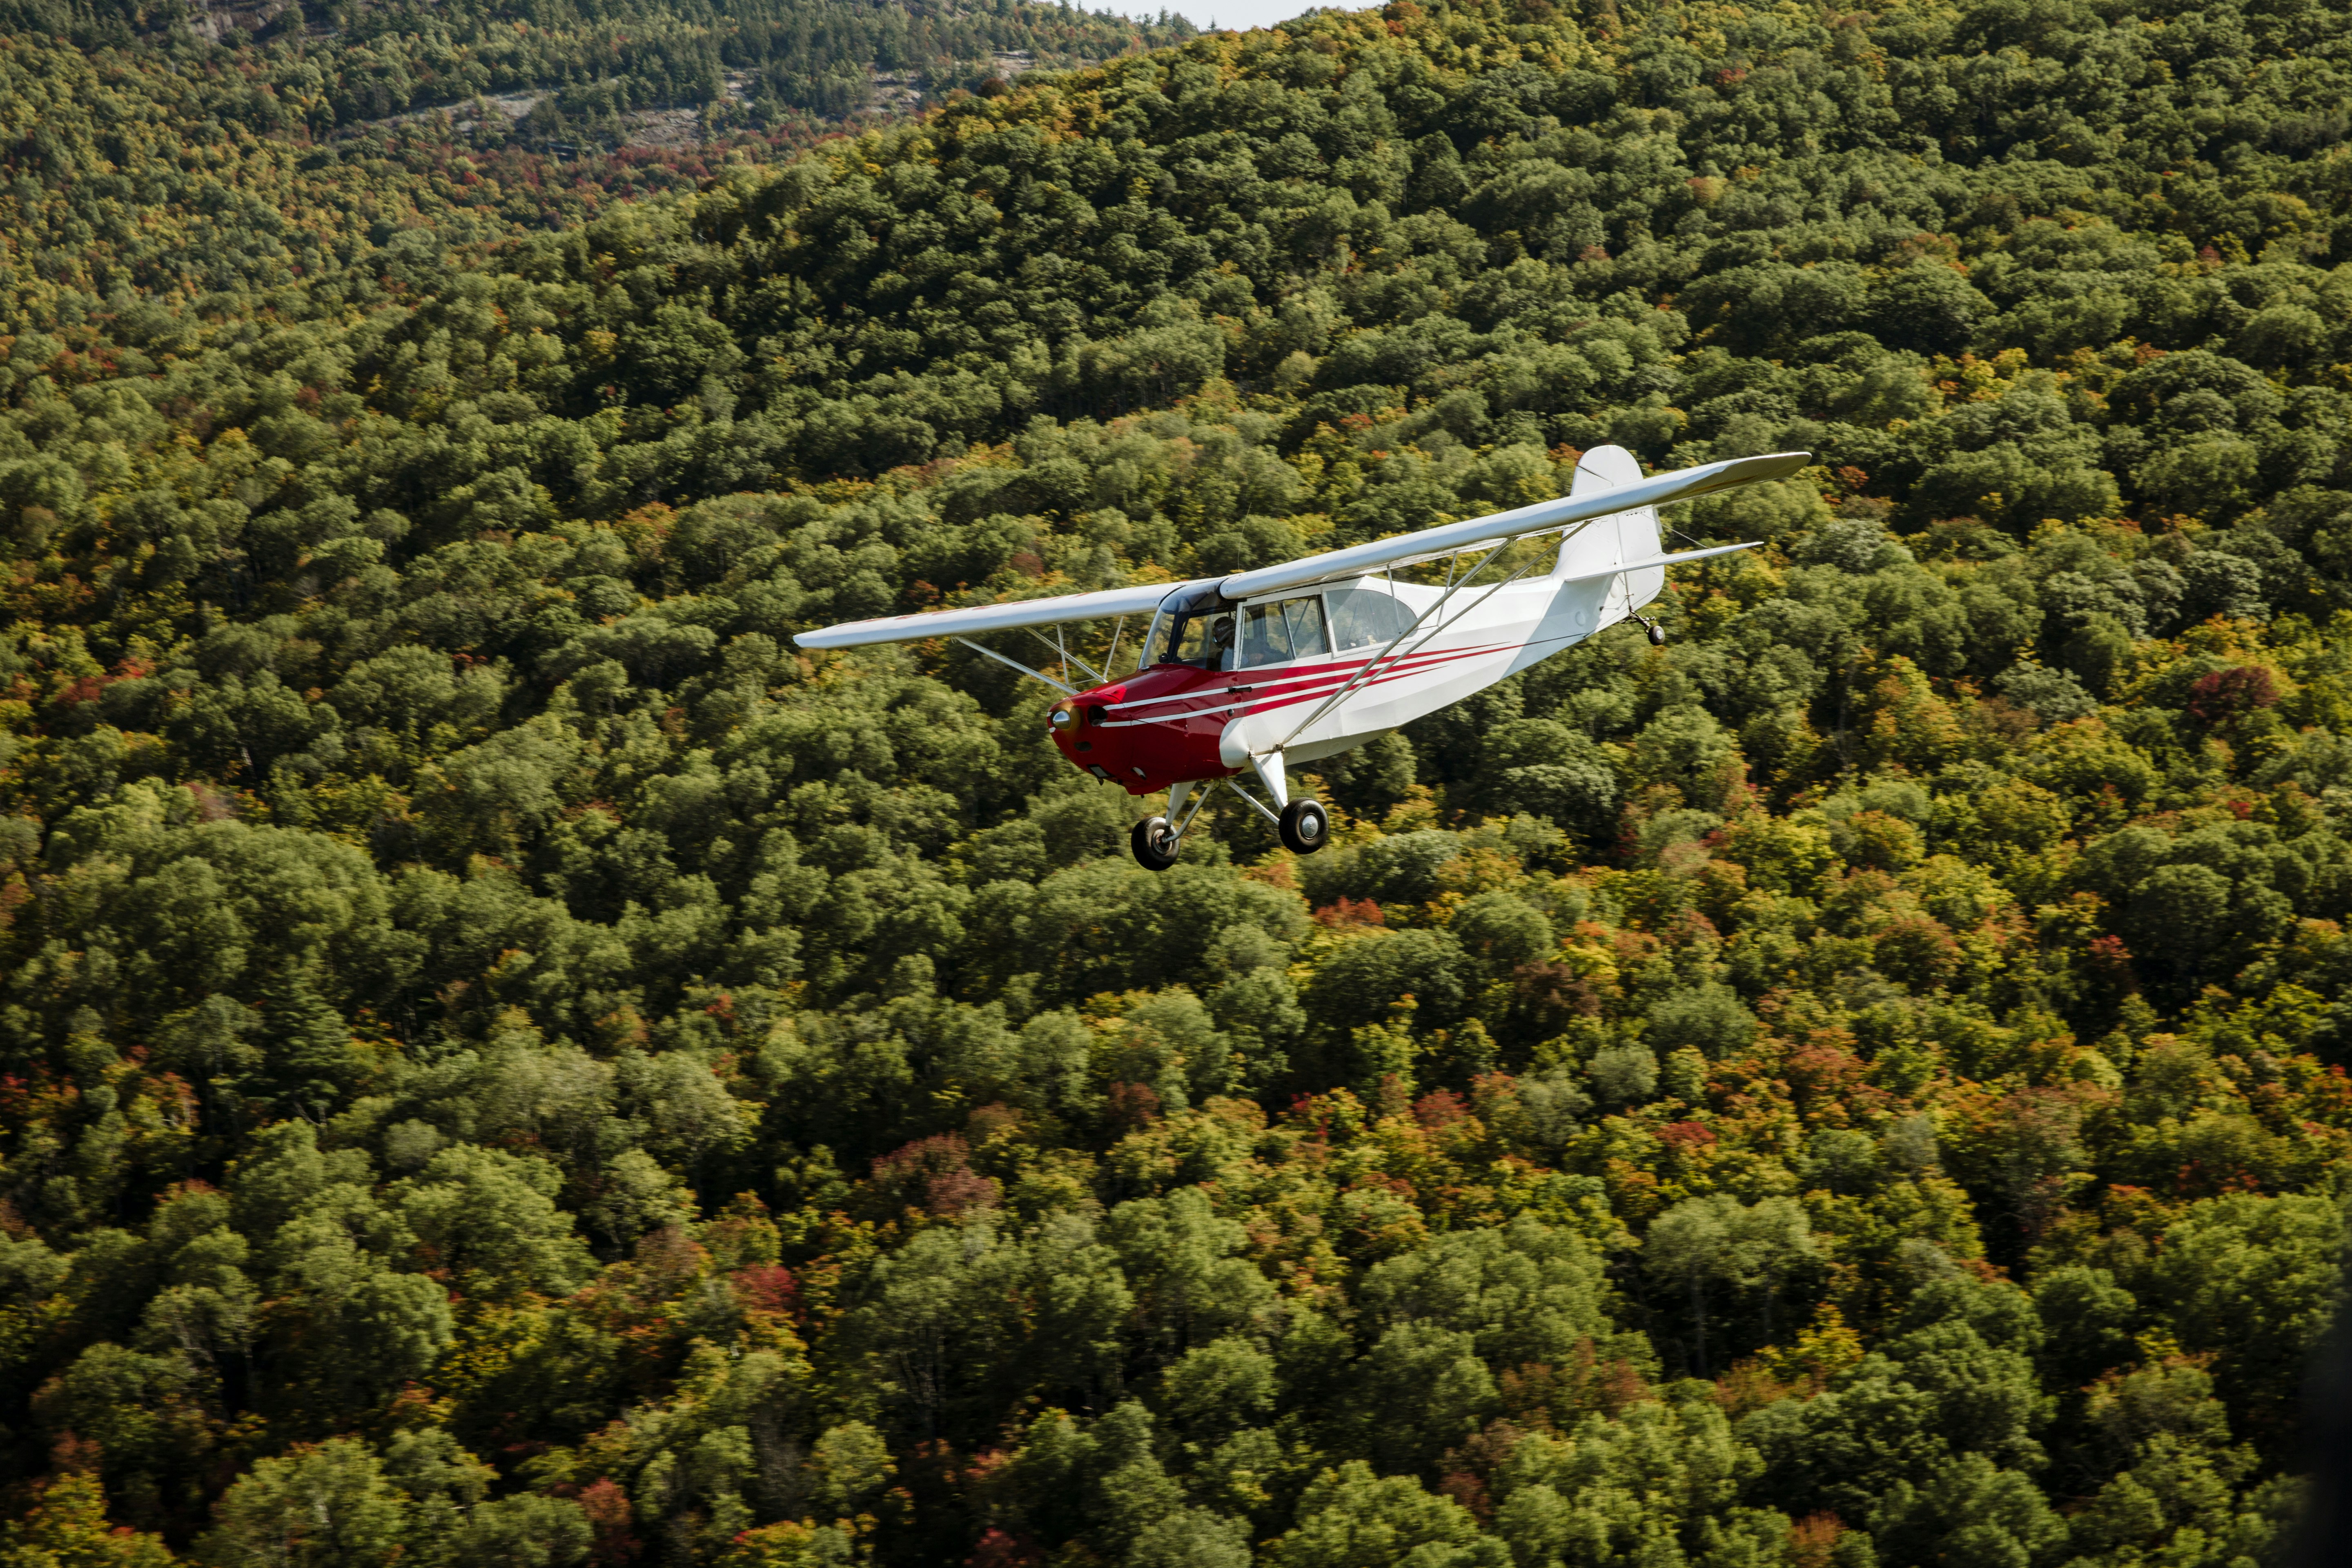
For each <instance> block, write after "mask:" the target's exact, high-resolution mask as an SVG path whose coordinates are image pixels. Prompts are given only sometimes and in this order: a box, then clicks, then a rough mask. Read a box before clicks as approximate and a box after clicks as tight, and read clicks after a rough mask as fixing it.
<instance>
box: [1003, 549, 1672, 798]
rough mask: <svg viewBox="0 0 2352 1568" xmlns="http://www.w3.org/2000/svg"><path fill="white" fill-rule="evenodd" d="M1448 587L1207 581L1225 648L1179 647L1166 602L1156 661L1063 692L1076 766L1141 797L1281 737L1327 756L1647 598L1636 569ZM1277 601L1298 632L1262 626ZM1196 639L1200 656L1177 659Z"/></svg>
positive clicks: (1060, 727)
mask: <svg viewBox="0 0 2352 1568" xmlns="http://www.w3.org/2000/svg"><path fill="white" fill-rule="evenodd" d="M1641 586H1643V584H1634V585H1633V587H1634V588H1637V589H1638V588H1639V587H1641ZM1445 595H1446V590H1445V589H1444V588H1443V587H1440V586H1435V585H1429V584H1409V583H1391V582H1388V581H1387V580H1385V579H1381V578H1376V577H1367V578H1360V579H1355V580H1353V581H1350V582H1346V583H1329V584H1318V585H1316V587H1314V588H1313V589H1311V590H1307V591H1304V592H1292V593H1288V594H1280V595H1269V596H1267V597H1266V598H1264V599H1254V600H1248V601H1244V602H1242V603H1239V604H1229V603H1226V602H1224V601H1221V600H1220V601H1213V602H1208V603H1199V602H1197V600H1198V596H1197V595H1196V604H1195V605H1194V607H1193V608H1192V612H1191V613H1192V614H1193V615H1195V616H1202V617H1204V618H1206V619H1208V620H1209V621H1210V622H1211V624H1212V625H1213V622H1214V617H1217V616H1225V617H1229V618H1230V620H1231V622H1232V624H1233V625H1234V626H1235V627H1237V628H1238V629H1237V631H1236V632H1235V633H1234V635H1232V636H1231V637H1228V638H1227V640H1226V641H1225V642H1224V644H1223V645H1222V646H1220V645H1218V643H1217V642H1216V640H1215V639H1214V637H1207V636H1204V637H1202V638H1200V639H1199V642H1198V646H1196V647H1193V648H1192V649H1190V650H1184V649H1181V648H1177V647H1171V639H1170V637H1169V636H1168V632H1167V623H1168V622H1169V620H1170V617H1171V616H1181V615H1182V614H1183V613H1184V606H1181V605H1171V607H1170V608H1168V609H1163V610H1162V611H1161V612H1160V617H1159V620H1158V621H1156V622H1155V624H1154V626H1153V629H1152V632H1151V634H1150V637H1148V638H1147V640H1146V643H1145V653H1144V655H1143V657H1144V658H1146V659H1147V660H1149V661H1150V662H1148V663H1147V664H1145V666H1144V667H1143V668H1139V669H1138V670H1137V671H1136V672H1135V673H1134V674H1133V675H1131V676H1129V677H1128V678H1127V679H1123V680H1118V681H1113V682H1110V683H1108V684H1106V685H1102V686H1097V687H1094V688H1092V689H1089V690H1086V691H1081V692H1079V693H1077V694H1076V696H1074V697H1071V698H1069V699H1067V700H1064V701H1062V702H1059V703H1056V704H1055V707H1054V709H1053V711H1052V716H1051V718H1050V720H1049V722H1050V724H1051V727H1052V731H1053V738H1054V743H1055V746H1056V747H1058V748H1059V749H1060V751H1061V752H1062V754H1063V756H1065V757H1066V758H1067V759H1068V760H1069V762H1070V763H1072V765H1074V766H1076V767H1077V768H1079V769H1081V770H1083V771H1085V772H1087V773H1092V774H1094V775H1095V776H1096V777H1097V778H1099V779H1103V780H1105V781H1106V782H1108V783H1114V784H1119V785H1122V786H1123V787H1124V788H1125V789H1126V790H1127V791H1128V793H1129V794H1130V795H1150V794H1153V793H1156V792H1158V791H1160V790H1165V789H1168V788H1170V787H1171V786H1172V785H1175V784H1184V783H1199V782H1203V781H1208V780H1213V779H1222V778H1230V777H1233V776H1234V775H1235V774H1237V773H1240V772H1242V771H1243V770H1244V768H1246V767H1248V766H1249V765H1250V759H1251V758H1252V756H1253V755H1262V754H1264V753H1265V752H1272V751H1279V752H1282V753H1283V754H1284V755H1285V756H1286V758H1287V760H1288V761H1289V762H1290V763H1294V764H1296V763H1313V762H1316V761H1319V760H1321V759H1323V758H1326V757H1330V756H1336V755H1338V754H1339V752H1345V751H1348V750H1349V749H1351V748H1353V747H1355V746H1359V745H1361V744H1362V743H1364V742H1367V741H1370V740H1372V739H1375V738H1377V737H1378V736H1380V735H1382V734H1385V733H1387V732H1388V731H1391V730H1394V729H1397V728H1399V727H1400V726H1402V725H1404V724H1408V723H1411V722H1412V721H1413V720H1415V719H1419V718H1421V717H1423V715H1425V714H1429V713H1433V712H1435V711H1436V710H1439V709H1441V708H1444V707H1445V706H1447V705H1448V704H1450V703H1454V702H1459V701H1460V700H1463V699H1464V698H1465V697H1468V696H1470V695H1472V694H1473V693H1475V692H1476V691H1479V690H1482V689H1485V688H1486V687H1488V686H1491V685H1493V684H1494V683H1495V682H1496V681H1498V680H1501V679H1506V678H1507V677H1508V676H1511V675H1515V674H1517V672H1518V671H1520V670H1522V669H1525V668H1528V666H1530V665H1533V664H1535V663H1537V662H1538V661H1539V660H1541V659H1544V658H1549V657H1550V656H1551V655H1552V654H1555V653H1558V652H1559V651H1560V650H1561V649H1562V648H1566V647H1573V646H1574V645H1575V644H1577V643H1580V642H1582V641H1583V640H1584V639H1586V638H1587V637H1591V636H1592V635H1593V634H1595V633H1596V632H1598V631H1599V630H1601V627H1602V626H1607V625H1609V624H1610V623H1611V622H1612V621H1616V620H1622V619H1623V618H1624V617H1625V616H1626V615H1627V614H1629V613H1630V612H1631V610H1632V609H1633V607H1634V606H1633V602H1632V600H1631V598H1630V594H1629V585H1628V584H1626V583H1625V581H1624V579H1623V577H1622V576H1613V577H1605V578H1594V577H1589V576H1588V577H1583V578H1580V579H1578V580H1573V581H1560V580H1559V579H1558V578H1557V577H1556V576H1552V575H1546V576H1543V577H1538V578H1535V579H1533V580H1522V581H1519V582H1515V583H1509V584H1506V585H1504V586H1501V587H1499V588H1497V587H1494V586H1492V584H1482V583H1472V584H1469V585H1468V586H1466V587H1464V588H1461V589H1458V590H1456V591H1455V592H1454V595H1453V597H1452V598H1451V599H1447V600H1446V602H1445V603H1444V604H1443V605H1442V606H1441V605H1439V601H1440V600H1441V599H1445ZM1643 596H1644V597H1647V595H1646V594H1645V595H1643ZM1382 600H1386V601H1388V605H1387V606H1385V607H1384V606H1383V605H1382V604H1381V601H1382ZM1433 606H1436V607H1434V608H1433ZM1277 612H1279V613H1280V615H1281V616H1282V617H1283V626H1282V629H1283V630H1284V631H1285V632H1286V633H1287V634H1288V636H1287V639H1286V640H1287V644H1288V646H1276V639H1274V638H1271V637H1254V636H1253V635H1252V633H1253V631H1254V629H1255V628H1256V627H1258V626H1263V625H1265V624H1269V623H1270V620H1271V617H1273V616H1275V615H1276V613H1277ZM1416 620H1419V622H1420V625H1419V626H1417V627H1416V626H1413V623H1414V622H1415V621H1416ZM1407 628H1412V629H1410V630H1408V629H1407ZM1399 637H1402V640H1401V641H1399V640H1398V639H1399ZM1391 644H1393V645H1394V651H1393V652H1391V651H1390V649H1391ZM1182 651H1190V652H1192V657H1191V658H1181V657H1175V655H1177V654H1178V653H1180V652H1182ZM1383 655H1385V656H1386V657H1385V658H1382V657H1381V656H1383ZM1375 658H1381V664H1380V667H1379V668H1377V669H1376V670H1374V671H1373V672H1372V673H1371V674H1370V676H1369V677H1368V678H1367V677H1365V675H1364V671H1365V667H1366V666H1367V665H1368V664H1370V663H1372V662H1373V660H1374V659H1375ZM1343 692H1344V695H1340V696H1339V700H1338V701H1337V702H1333V701H1332V698H1333V697H1334V696H1335V695H1336V694H1340V693H1343ZM1302 726H1303V727H1302Z"/></svg>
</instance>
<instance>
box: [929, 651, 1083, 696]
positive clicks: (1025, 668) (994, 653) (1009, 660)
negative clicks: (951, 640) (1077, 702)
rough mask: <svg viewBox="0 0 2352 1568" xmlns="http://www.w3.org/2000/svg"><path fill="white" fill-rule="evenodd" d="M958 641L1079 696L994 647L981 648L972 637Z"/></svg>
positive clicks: (1073, 688)
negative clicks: (1007, 656)
mask: <svg viewBox="0 0 2352 1568" xmlns="http://www.w3.org/2000/svg"><path fill="white" fill-rule="evenodd" d="M956 641H958V642H960V643H961V644H963V646H964V647H968V648H970V649H971V651H972V652H974V653H984V654H986V655H987V656H988V657H989V658H992V659H994V660H995V661H996V662H997V663H999V664H1009V665H1011V666H1012V667H1013V668H1015V669H1017V670H1019V671H1020V672H1021V673H1022V674H1024V675H1025V676H1028V677H1030V678H1031V679H1035V680H1042V681H1044V682H1045V684H1046V685H1048V686H1050V687H1052V688H1053V689H1055V690H1056V691H1059V692H1062V693H1064V694H1065V695H1066V696H1070V697H1076V695H1077V694H1078V689H1077V688H1076V687H1075V686H1065V685H1063V684H1062V683H1061V682H1060V681H1058V680H1056V679H1054V678H1053V677H1052V676H1050V675H1046V674H1045V673H1043V672H1042V671H1039V670H1034V669H1032V668H1029V667H1028V666H1027V665H1025V664H1024V663H1022V662H1021V661H1020V660H1019V659H1017V658H1006V657H1005V656H1004V655H1003V654H1001V653H999V652H997V651H996V650H995V649H994V648H992V647H981V646H980V645H979V644H978V643H976V642H974V641H972V640H971V638H970V637H958V638H956Z"/></svg>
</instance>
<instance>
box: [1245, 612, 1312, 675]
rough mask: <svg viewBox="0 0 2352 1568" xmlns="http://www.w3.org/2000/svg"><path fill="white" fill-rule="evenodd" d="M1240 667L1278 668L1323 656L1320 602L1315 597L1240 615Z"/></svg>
mask: <svg viewBox="0 0 2352 1568" xmlns="http://www.w3.org/2000/svg"><path fill="white" fill-rule="evenodd" d="M1242 616H1243V625H1242V663H1243V664H1244V665H1260V664H1282V663H1286V662H1287V661H1288V660H1290V659H1294V658H1313V657H1314V656H1315V655H1317V654H1320V653H1327V652H1328V651H1329V650H1330V644H1329V641H1328V638H1326V637H1325V636H1324V635H1323V601H1322V600H1321V599H1320V598H1319V597H1317V596H1315V595H1308V596H1307V597H1306V598H1303V599H1283V600H1280V601H1278V602H1276V603H1275V604H1271V605H1251V606H1249V608H1247V609H1245V610H1244V611H1243V612H1242Z"/></svg>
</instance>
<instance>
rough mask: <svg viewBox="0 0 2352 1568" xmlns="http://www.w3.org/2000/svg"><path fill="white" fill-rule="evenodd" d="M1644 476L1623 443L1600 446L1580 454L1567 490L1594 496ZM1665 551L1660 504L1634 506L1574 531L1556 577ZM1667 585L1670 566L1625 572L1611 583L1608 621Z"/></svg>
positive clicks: (1588, 573)
mask: <svg viewBox="0 0 2352 1568" xmlns="http://www.w3.org/2000/svg"><path fill="white" fill-rule="evenodd" d="M1642 477H1643V476H1642V464H1641V460H1640V459H1639V458H1635V457H1634V456H1633V453H1631V452H1629V451H1627V450H1625V448H1624V447H1593V448H1592V450H1591V451H1589V452H1587V453H1585V454H1584V456H1583V457H1581V458H1578V459H1577V463H1576V479H1575V482H1574V483H1573V484H1572V485H1571V486H1570V489H1569V492H1568V493H1569V494H1570V496H1572V497H1573V496H1586V495H1593V494H1596V493H1598V492H1600V491H1601V490H1612V489H1617V488H1618V487H1619V486H1621V485H1630V484H1632V483H1633V482H1634V481H1635V480H1637V479H1641V478H1642ZM1663 553H1664V543H1663V542H1662V540H1661V539H1660V537H1659V533H1658V509H1657V508H1655V507H1651V506H1643V507H1635V508H1634V509H1633V510H1631V511H1621V512H1616V513H1613V514H1612V515H1611V516H1608V517H1601V518H1595V519H1593V520H1592V521H1591V522H1590V523H1587V524H1586V525H1585V526H1584V527H1582V528H1580V529H1579V530H1578V531H1576V532H1574V533H1572V534H1570V535H1569V538H1568V542H1567V543H1566V544H1565V545H1563V546H1562V547H1561V549H1560V552H1559V566H1558V567H1556V568H1555V569H1554V570H1553V572H1552V576H1553V578H1554V579H1555V580H1556V581H1559V582H1566V581H1568V580H1570V578H1575V577H1591V576H1593V575H1596V574H1600V573H1602V572H1606V571H1607V570H1608V569H1609V568H1610V567H1612V566H1614V565H1616V564H1617V563H1620V562H1623V561H1645V560H1648V559H1649V558H1650V557H1652V556H1654V555H1659V554H1663ZM1665 588H1666V569H1665V568H1664V567H1663V566H1650V567H1645V568H1643V570H1642V571H1639V572H1628V573H1625V574H1622V575H1621V576H1620V577H1619V578H1618V580H1617V581H1616V582H1614V583H1612V584H1610V587H1609V597H1608V599H1607V601H1606V602H1605V603H1604V605H1603V606H1602V614H1601V618H1602V620H1603V622H1604V623H1605V622H1608V621H1614V620H1619V619H1622V618H1623V617H1624V616H1628V615H1631V614H1632V613H1633V611H1635V610H1638V609H1640V608H1641V607H1642V606H1643V605H1646V604H1648V603H1649V602H1650V601H1651V600H1653V599H1654V598H1656V597H1657V596H1658V595H1660V594H1663V593H1664V592H1665Z"/></svg>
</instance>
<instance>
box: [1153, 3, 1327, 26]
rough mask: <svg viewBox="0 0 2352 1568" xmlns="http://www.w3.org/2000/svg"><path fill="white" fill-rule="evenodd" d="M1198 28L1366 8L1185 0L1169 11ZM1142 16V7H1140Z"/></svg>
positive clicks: (1266, 23) (1269, 23)
mask: <svg viewBox="0 0 2352 1568" xmlns="http://www.w3.org/2000/svg"><path fill="white" fill-rule="evenodd" d="M1168 8H1169V10H1171V11H1172V12H1174V13H1175V14H1176V15H1178V16H1182V17H1184V18H1185V19H1186V20H1187V21H1189V22H1191V23H1192V25H1193V26H1196V27H1207V26H1219V27H1271V26H1274V25H1275V24H1276V22H1287V21H1289V20H1290V19H1291V18H1292V17H1293V16H1301V15H1303V14H1305V13H1306V12H1308V11H1318V10H1331V11H1360V10H1364V9H1367V8H1368V7H1367V6H1365V5H1349V4H1346V3H1344V0H1343V3H1341V4H1338V5H1317V4H1315V3H1314V0H1181V4H1178V5H1171V6H1169V7H1168ZM1137 10H1138V12H1140V7H1137Z"/></svg>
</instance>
